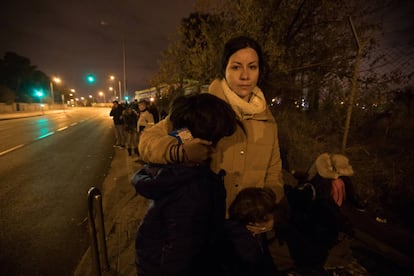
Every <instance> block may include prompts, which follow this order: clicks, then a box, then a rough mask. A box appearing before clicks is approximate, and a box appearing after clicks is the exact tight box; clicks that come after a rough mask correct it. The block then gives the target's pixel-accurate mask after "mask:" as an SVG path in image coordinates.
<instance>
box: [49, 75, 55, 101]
mask: <svg viewBox="0 0 414 276" xmlns="http://www.w3.org/2000/svg"><path fill="white" fill-rule="evenodd" d="M50 97H51V99H52V105H54V104H55V95H54V93H53V81H52V80H51V81H50Z"/></svg>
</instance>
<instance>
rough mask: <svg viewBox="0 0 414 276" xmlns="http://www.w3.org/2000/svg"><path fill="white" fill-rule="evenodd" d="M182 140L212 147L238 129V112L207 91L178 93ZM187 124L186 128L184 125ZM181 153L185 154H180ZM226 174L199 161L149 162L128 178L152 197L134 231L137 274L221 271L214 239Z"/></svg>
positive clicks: (176, 115)
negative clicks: (136, 229)
mask: <svg viewBox="0 0 414 276" xmlns="http://www.w3.org/2000/svg"><path fill="white" fill-rule="evenodd" d="M170 120H171V122H172V123H173V126H174V129H175V131H174V132H172V133H171V134H170V135H172V136H174V137H176V138H177V139H179V141H180V142H181V144H179V145H178V146H177V148H175V149H174V150H177V151H183V147H182V143H185V142H186V139H192V137H194V138H201V139H206V140H209V141H212V145H213V146H214V145H215V144H216V143H217V142H218V141H219V140H220V139H221V138H223V137H224V136H229V135H231V134H233V132H234V131H235V129H236V123H237V121H236V114H235V113H234V111H233V110H232V108H231V107H230V106H229V105H228V104H227V103H226V102H224V101H223V100H221V99H219V98H217V97H216V96H213V95H211V94H198V95H192V96H182V97H179V98H177V99H176V100H175V101H174V102H173V104H172V106H171V110H170ZM184 128H185V129H184ZM182 156H184V158H185V154H183V155H182ZM223 176H224V173H223V172H220V173H219V174H215V173H213V172H212V171H211V170H210V169H209V164H208V161H205V162H204V163H203V164H186V163H185V162H184V163H180V164H171V165H159V164H148V165H145V166H144V167H143V169H141V170H140V171H138V172H137V173H136V174H135V175H134V177H133V178H132V184H133V185H134V186H135V189H136V191H137V192H138V193H139V194H141V195H142V196H144V197H146V198H148V199H150V200H151V201H152V202H151V203H152V204H151V206H150V208H149V209H148V211H147V213H146V215H145V217H144V219H143V221H142V222H141V224H140V226H139V228H138V232H137V236H136V243H135V247H136V266H137V272H138V274H139V276H148V275H157V276H158V275H180V276H185V275H219V274H218V272H217V270H216V266H215V265H216V264H217V267H218V260H217V259H215V257H216V255H217V252H216V251H213V248H214V246H213V245H215V244H217V242H216V240H215V239H216V238H217V237H218V236H219V235H220V233H222V227H223V224H224V219H225V212H226V206H225V197H226V192H225V188H224V185H223Z"/></svg>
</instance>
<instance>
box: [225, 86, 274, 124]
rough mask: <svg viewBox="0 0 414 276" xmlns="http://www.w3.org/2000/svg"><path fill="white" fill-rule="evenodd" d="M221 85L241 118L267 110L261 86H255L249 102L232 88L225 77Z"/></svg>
mask: <svg viewBox="0 0 414 276" xmlns="http://www.w3.org/2000/svg"><path fill="white" fill-rule="evenodd" d="M221 87H222V88H223V91H224V96H225V97H226V99H227V101H228V102H229V104H230V105H231V107H232V108H233V110H234V112H236V114H237V116H238V117H239V118H241V119H247V118H251V117H252V116H253V115H254V114H258V113H261V112H263V111H265V110H266V99H265V97H264V94H263V92H262V90H260V88H259V87H257V86H256V87H255V88H253V91H252V95H251V97H250V100H249V101H248V102H246V101H245V100H243V99H242V98H240V97H239V96H238V95H237V94H236V93H235V92H234V91H233V90H231V88H230V87H229V85H228V84H227V81H226V80H225V79H223V80H221Z"/></svg>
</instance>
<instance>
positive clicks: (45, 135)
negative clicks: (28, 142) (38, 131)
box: [36, 131, 55, 140]
mask: <svg viewBox="0 0 414 276" xmlns="http://www.w3.org/2000/svg"><path fill="white" fill-rule="evenodd" d="M53 134H55V132H54V131H51V132H49V133H46V134H44V135H42V136H39V137H37V138H36V140H40V139H43V138H46V137H48V136H50V135H53Z"/></svg>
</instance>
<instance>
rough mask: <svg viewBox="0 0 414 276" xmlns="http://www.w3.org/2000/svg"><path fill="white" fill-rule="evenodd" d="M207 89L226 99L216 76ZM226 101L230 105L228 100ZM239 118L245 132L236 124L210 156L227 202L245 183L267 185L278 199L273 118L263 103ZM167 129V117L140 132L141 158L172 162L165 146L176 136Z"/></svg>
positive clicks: (280, 188)
mask: <svg viewBox="0 0 414 276" xmlns="http://www.w3.org/2000/svg"><path fill="white" fill-rule="evenodd" d="M257 89H258V88H257ZM209 93H211V94H213V95H215V96H217V97H219V98H221V99H223V100H225V101H226V102H229V101H228V99H227V98H226V97H225V95H224V92H223V89H222V85H221V81H220V80H215V81H214V82H213V83H212V84H211V85H210V87H209ZM260 93H261V91H260ZM229 104H230V105H232V103H231V102H229ZM232 107H233V109H235V107H234V106H233V105H232ZM236 113H237V112H236ZM217 119H220V118H217ZM241 119H242V120H241V122H242V124H243V126H244V129H245V132H243V130H242V129H241V128H240V127H238V128H237V130H236V132H235V133H234V134H233V135H231V136H229V137H224V138H223V139H221V140H220V141H219V143H218V144H217V147H216V152H215V153H214V154H213V155H212V156H211V157H212V162H211V169H212V170H213V171H214V172H218V171H219V170H220V169H224V170H225V171H226V176H225V179H224V183H225V187H226V191H227V200H226V201H227V206H229V205H230V203H231V202H232V201H233V200H234V198H235V196H236V195H237V193H238V192H239V191H240V190H241V189H243V188H246V187H264V186H267V187H270V188H272V189H273V190H274V191H275V193H276V196H277V201H278V202H279V201H280V200H281V199H282V198H283V197H284V192H283V180H282V162H281V159H280V151H279V140H278V132H277V125H276V121H275V119H274V117H273V115H272V114H271V112H270V110H269V109H268V108H267V106H266V109H265V111H264V112H261V113H258V114H252V115H251V116H247V117H245V118H241ZM171 130H172V124H171V122H170V121H169V119H168V117H167V118H166V119H164V120H162V121H160V122H159V123H158V124H156V125H155V126H153V127H152V128H150V129H148V130H146V131H145V132H144V133H143V135H142V136H141V140H140V143H139V151H140V153H141V156H142V158H143V160H144V161H147V162H149V161H151V162H154V163H171V162H172V160H171V157H170V154H169V152H170V151H169V149H170V147H171V146H172V145H174V144H177V140H176V139H175V138H174V137H171V136H168V135H167V134H168V132H169V131H171Z"/></svg>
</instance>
